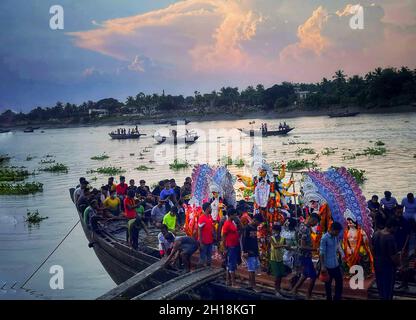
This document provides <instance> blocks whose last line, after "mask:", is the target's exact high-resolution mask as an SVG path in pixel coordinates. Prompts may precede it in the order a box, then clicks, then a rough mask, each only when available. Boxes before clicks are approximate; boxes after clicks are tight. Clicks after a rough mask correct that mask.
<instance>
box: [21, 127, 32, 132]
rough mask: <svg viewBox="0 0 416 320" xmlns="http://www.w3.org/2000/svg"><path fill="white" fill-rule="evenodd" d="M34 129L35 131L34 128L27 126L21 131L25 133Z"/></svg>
mask: <svg viewBox="0 0 416 320" xmlns="http://www.w3.org/2000/svg"><path fill="white" fill-rule="evenodd" d="M34 131H35V129H33V128H32V127H28V128H26V129H25V130H23V132H25V133H31V132H34Z"/></svg>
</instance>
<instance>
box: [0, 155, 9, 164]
mask: <svg viewBox="0 0 416 320" xmlns="http://www.w3.org/2000/svg"><path fill="white" fill-rule="evenodd" d="M9 160H10V157H9V155H7V154H0V163H3V162H6V161H9Z"/></svg>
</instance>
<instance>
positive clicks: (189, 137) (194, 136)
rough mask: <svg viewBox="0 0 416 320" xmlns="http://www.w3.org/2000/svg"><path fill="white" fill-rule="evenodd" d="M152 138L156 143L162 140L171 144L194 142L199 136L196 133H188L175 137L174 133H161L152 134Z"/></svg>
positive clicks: (160, 142)
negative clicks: (163, 134)
mask: <svg viewBox="0 0 416 320" xmlns="http://www.w3.org/2000/svg"><path fill="white" fill-rule="evenodd" d="M153 138H154V139H155V140H156V142H157V143H158V144H162V143H164V142H168V143H173V144H192V143H195V142H196V141H197V140H198V139H199V136H198V135H197V134H196V133H192V132H190V133H188V134H185V135H184V136H182V137H175V136H174V135H170V136H169V137H167V136H162V135H154V136H153Z"/></svg>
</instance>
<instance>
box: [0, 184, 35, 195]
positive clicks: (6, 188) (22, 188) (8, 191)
mask: <svg viewBox="0 0 416 320" xmlns="http://www.w3.org/2000/svg"><path fill="white" fill-rule="evenodd" d="M42 191H43V184H42V183H40V182H27V183H17V184H11V183H0V195H26V194H34V193H38V192H42Z"/></svg>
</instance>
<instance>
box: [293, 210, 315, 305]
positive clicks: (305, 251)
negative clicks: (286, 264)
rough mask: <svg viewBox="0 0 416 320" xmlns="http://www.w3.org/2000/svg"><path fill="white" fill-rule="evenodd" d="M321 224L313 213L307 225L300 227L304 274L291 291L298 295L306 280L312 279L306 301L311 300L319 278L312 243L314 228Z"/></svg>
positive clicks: (301, 259)
mask: <svg viewBox="0 0 416 320" xmlns="http://www.w3.org/2000/svg"><path fill="white" fill-rule="evenodd" d="M318 223H319V216H318V215H317V214H316V213H311V214H310V215H309V217H308V218H307V220H306V223H302V224H301V225H300V227H299V236H298V238H299V241H300V246H299V249H300V252H301V254H300V262H301V265H302V274H301V276H300V278H299V280H298V282H297V283H296V284H295V286H294V287H293V289H292V290H291V294H293V295H296V294H297V291H298V289H299V288H300V286H301V285H302V284H303V283H304V282H305V280H306V279H310V282H309V287H308V291H307V293H306V299H308V300H309V299H310V298H311V295H312V291H313V287H314V286H315V281H316V278H317V274H316V270H315V266H314V265H313V261H312V252H313V251H314V248H313V243H312V237H311V233H312V227H315V226H316V225H317V224H318Z"/></svg>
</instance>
